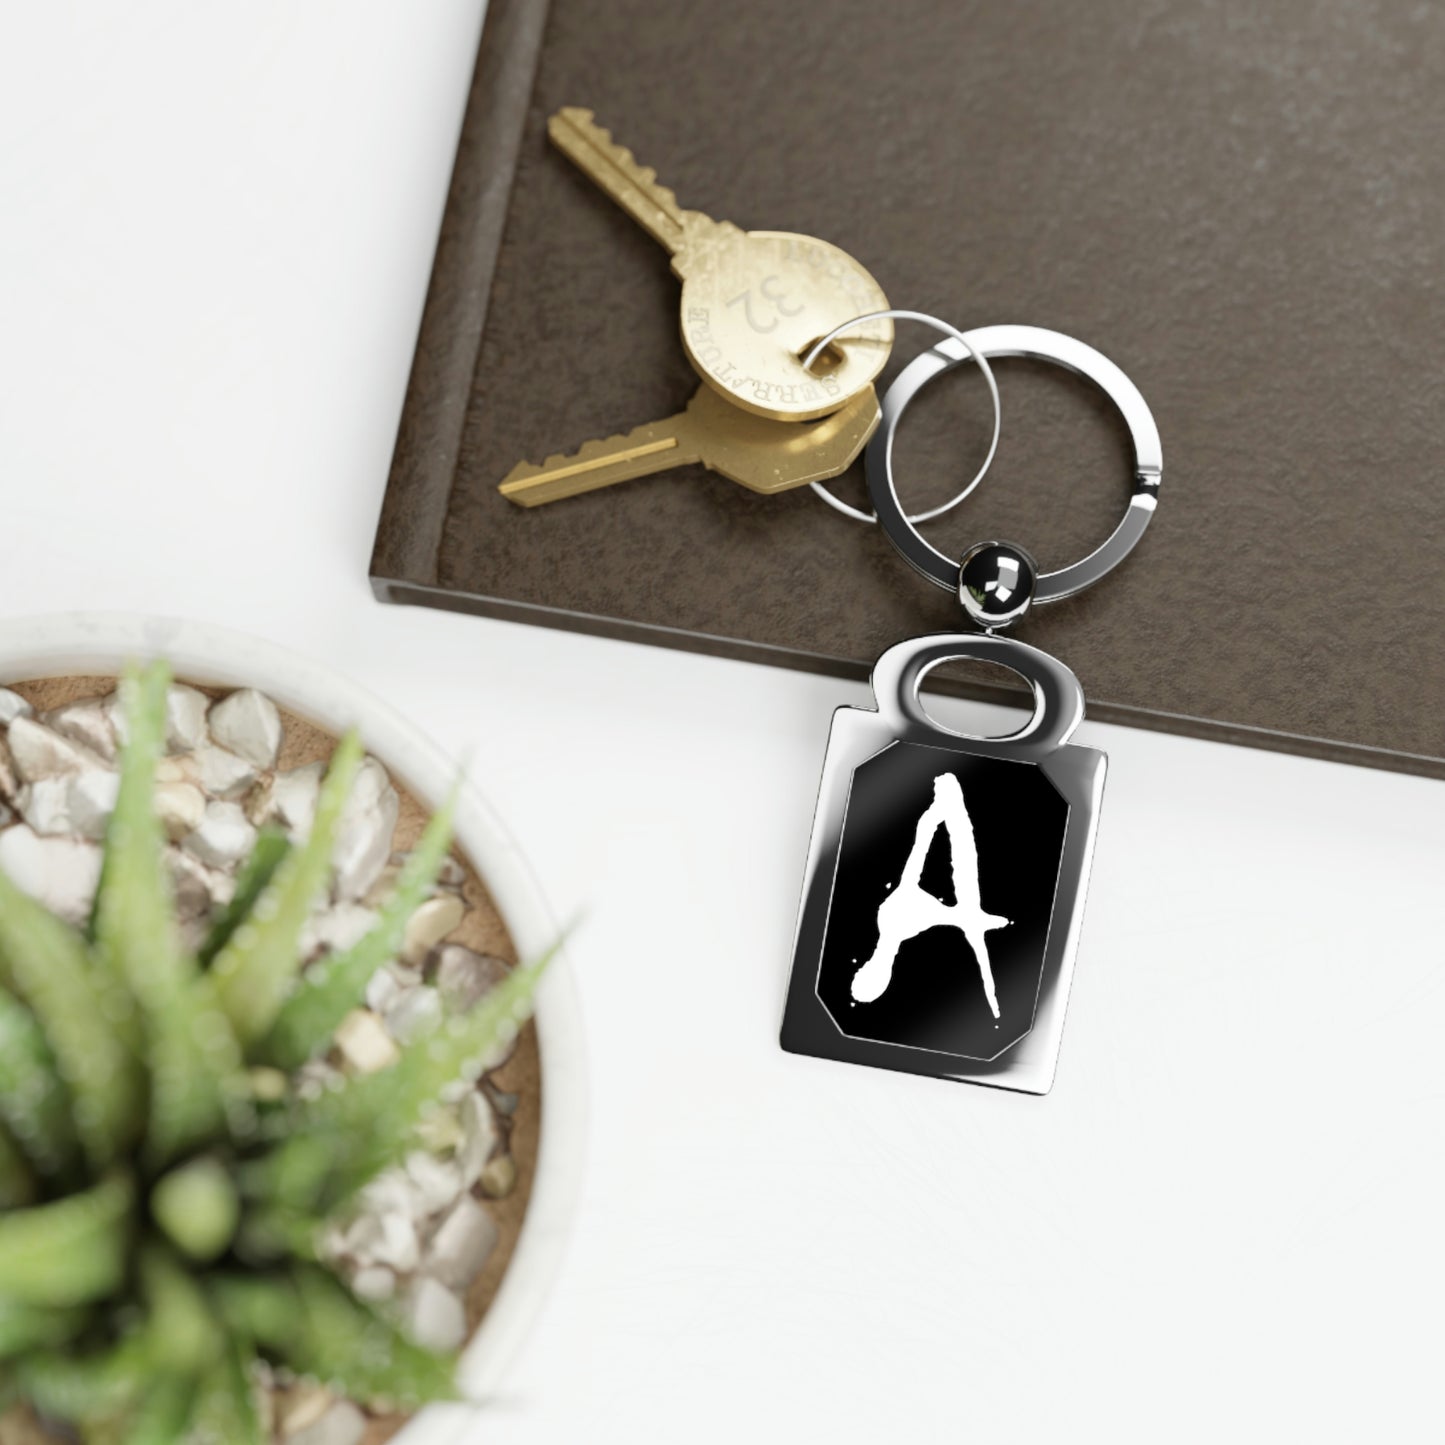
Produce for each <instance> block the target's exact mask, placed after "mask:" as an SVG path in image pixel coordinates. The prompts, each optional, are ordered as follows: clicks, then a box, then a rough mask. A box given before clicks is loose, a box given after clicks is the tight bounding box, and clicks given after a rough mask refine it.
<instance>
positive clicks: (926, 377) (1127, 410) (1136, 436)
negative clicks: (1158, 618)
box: [864, 326, 1164, 604]
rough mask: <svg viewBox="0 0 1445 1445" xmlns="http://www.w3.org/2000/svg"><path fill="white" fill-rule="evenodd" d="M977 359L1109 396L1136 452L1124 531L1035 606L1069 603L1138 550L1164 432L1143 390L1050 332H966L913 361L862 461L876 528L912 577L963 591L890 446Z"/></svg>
mask: <svg viewBox="0 0 1445 1445" xmlns="http://www.w3.org/2000/svg"><path fill="white" fill-rule="evenodd" d="M979 356H986V357H989V358H990V359H994V358H998V357H1027V358H1028V359H1030V360H1033V361H1051V362H1053V363H1055V364H1056V365H1058V366H1062V367H1064V368H1065V369H1066V370H1068V371H1073V372H1077V373H1078V374H1079V375H1080V376H1083V377H1087V378H1088V380H1090V381H1092V382H1093V383H1094V384H1095V385H1096V386H1098V387H1099V388H1100V389H1101V390H1102V391H1103V392H1104V394H1105V395H1106V396H1107V397H1108V398H1109V399H1110V401H1112V402H1113V403H1114V405H1115V406H1116V407H1117V408H1118V409H1119V413H1120V415H1121V416H1122V417H1123V418H1124V424H1125V425H1126V426H1127V427H1128V429H1129V437H1130V440H1131V441H1132V443H1133V447H1134V471H1133V488H1132V491H1131V493H1130V497H1129V505H1128V508H1127V509H1126V511H1125V513H1124V516H1123V518H1122V519H1121V520H1120V522H1119V525H1118V526H1117V527H1115V528H1114V531H1113V533H1112V534H1111V535H1110V536H1109V537H1108V538H1107V540H1105V542H1104V543H1103V544H1102V545H1101V546H1100V547H1098V548H1097V549H1096V550H1095V551H1093V552H1091V553H1090V554H1089V555H1088V556H1087V557H1084V558H1082V559H1081V560H1080V561H1078V562H1075V563H1073V564H1071V565H1070V566H1068V567H1063V568H1060V569H1059V570H1058V571H1057V572H1045V573H1044V574H1043V575H1042V576H1041V577H1040V578H1039V579H1038V587H1037V588H1036V590H1035V592H1034V602H1035V604H1038V603H1044V602H1057V601H1059V600H1060V599H1061V598H1064V597H1072V596H1073V595H1074V594H1075V593H1076V592H1082V591H1083V590H1084V588H1085V587H1090V586H1092V585H1093V584H1094V583H1095V582H1097V581H1098V580H1099V579H1100V578H1101V577H1103V576H1105V575H1107V574H1108V573H1109V572H1112V571H1113V569H1114V568H1115V567H1117V566H1118V565H1119V563H1120V562H1122V561H1123V560H1124V558H1125V557H1127V556H1128V555H1129V553H1130V552H1132V551H1133V550H1134V547H1135V546H1136V545H1137V544H1138V542H1139V539H1140V538H1141V537H1142V536H1143V535H1144V530H1145V528H1146V527H1148V525H1149V523H1150V521H1151V520H1152V518H1153V516H1154V509H1155V507H1156V506H1157V505H1158V501H1159V486H1160V482H1161V480H1162V478H1163V474H1164V452H1163V447H1162V446H1161V444H1160V441H1159V428H1158V427H1157V426H1155V424H1154V417H1153V414H1152V413H1151V412H1150V410H1149V406H1148V403H1146V402H1145V400H1144V398H1143V396H1142V395H1141V394H1140V392H1139V388H1138V387H1136V386H1135V385H1134V383H1133V382H1132V381H1130V380H1129V378H1128V377H1127V376H1125V374H1124V373H1123V372H1122V371H1121V370H1120V369H1119V368H1118V367H1117V366H1115V365H1114V363H1113V362H1112V361H1110V360H1109V358H1108V357H1107V356H1105V355H1104V354H1103V353H1102V352H1098V351H1095V350H1094V348H1093V347H1092V346H1086V345H1085V344H1084V343H1083V342H1082V341H1076V340H1075V339H1074V338H1073V337H1072V336H1065V335H1063V334H1062V333H1061V332H1058V331H1045V330H1044V329H1043V328H1042V327H1039V326H983V327H979V328H977V329H976V330H973V331H966V332H964V333H963V334H962V335H961V336H960V337H953V336H950V337H949V338H948V339H947V340H946V341H941V342H939V343H938V345H937V346H934V347H933V348H932V349H930V350H928V351H925V352H924V353H923V354H922V355H921V356H917V357H915V358H914V359H913V360H912V361H910V362H909V363H908V365H907V366H905V367H904V368H903V370H902V371H901V372H900V373H899V374H898V377H897V379H896V380H895V381H894V383H893V384H892V386H890V387H889V388H888V391H887V393H886V394H885V395H884V397H883V402H882V407H883V420H882V421H881V422H880V423H879V426H878V430H877V431H876V432H874V433H873V440H872V441H871V442H869V443H868V450H867V451H866V452H865V453H864V466H865V467H866V469H867V474H868V496H869V498H870V500H871V501H872V503H873V507H874V510H875V511H876V512H877V514H878V522H879V525H880V526H881V527H882V528H883V530H884V531H885V532H886V533H887V534H888V538H889V540H890V541H891V542H892V543H893V545H894V546H895V547H896V548H897V549H898V550H899V552H900V553H901V554H902V555H903V559H904V560H905V561H906V562H907V563H908V564H909V566H910V567H912V568H913V569H914V571H916V572H918V573H919V574H920V575H921V576H923V577H926V578H928V580H929V581H930V582H932V583H934V584H935V585H936V586H939V587H942V588H943V589H944V590H945V591H947V592H956V591H957V590H958V586H959V564H958V563H957V562H956V561H955V560H954V559H952V558H951V557H948V556H946V555H945V554H944V553H942V552H940V551H939V550H938V548H937V547H935V546H934V545H933V544H932V543H931V542H928V541H926V540H925V539H924V538H923V537H922V536H920V535H919V533H918V531H917V529H916V528H915V527H914V526H913V525H912V523H911V522H910V520H909V518H908V517H907V516H906V514H905V513H904V511H903V507H902V504H901V503H900V502H899V500H898V489H897V486H896V484H895V482H894V478H893V440H894V437H895V436H896V435H897V432H898V424H899V423H900V422H901V421H902V420H903V414H904V412H906V411H907V410H908V407H909V406H910V404H911V403H912V402H913V400H914V398H915V397H917V395H918V393H919V392H920V391H922V390H923V388H924V387H925V386H926V385H927V384H928V383H929V382H930V381H932V380H933V379H934V378H935V377H937V376H942V375H943V373H944V372H945V371H949V370H951V369H952V368H953V367H955V366H957V365H959V363H960V362H963V361H967V360H970V359H976V358H977V357H979Z"/></svg>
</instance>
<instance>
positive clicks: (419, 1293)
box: [407, 1275, 467, 1354]
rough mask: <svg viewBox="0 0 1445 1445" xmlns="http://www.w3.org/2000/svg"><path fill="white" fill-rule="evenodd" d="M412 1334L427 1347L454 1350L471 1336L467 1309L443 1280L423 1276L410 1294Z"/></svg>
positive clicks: (418, 1342) (413, 1285)
mask: <svg viewBox="0 0 1445 1445" xmlns="http://www.w3.org/2000/svg"><path fill="white" fill-rule="evenodd" d="M407 1318H408V1322H409V1324H410V1326H411V1337H412V1339H414V1340H415V1341H416V1343H417V1344H419V1345H420V1346H421V1347H422V1348H423V1349H425V1350H435V1351H436V1352H437V1353H439V1354H440V1353H442V1352H444V1351H448V1350H454V1349H456V1348H457V1346H458V1345H460V1344H461V1342H462V1341H463V1340H464V1339H466V1337H467V1311H466V1308H465V1306H464V1305H463V1304H462V1302H461V1300H460V1299H459V1298H458V1297H457V1296H456V1295H454V1294H453V1293H452V1292H451V1290H449V1289H448V1288H447V1287H446V1286H445V1285H444V1284H442V1283H441V1281H440V1280H435V1279H432V1278H431V1277H430V1276H429V1275H419V1276H418V1277H417V1278H416V1279H414V1280H413V1281H412V1285H411V1290H410V1292H409V1294H408V1296H407Z"/></svg>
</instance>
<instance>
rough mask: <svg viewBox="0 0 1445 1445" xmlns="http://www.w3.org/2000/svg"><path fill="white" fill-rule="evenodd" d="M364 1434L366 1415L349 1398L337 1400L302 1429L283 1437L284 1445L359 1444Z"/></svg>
mask: <svg viewBox="0 0 1445 1445" xmlns="http://www.w3.org/2000/svg"><path fill="white" fill-rule="evenodd" d="M365 1434H366V1416H365V1415H363V1414H362V1413H361V1410H360V1408H359V1407H358V1406H356V1405H353V1404H352V1403H351V1401H350V1400H338V1401H337V1402H336V1403H335V1404H334V1405H332V1406H331V1408H330V1409H329V1410H327V1412H326V1413H325V1414H324V1415H323V1416H322V1417H321V1418H320V1419H319V1420H317V1421H316V1423H315V1424H314V1425H308V1426H307V1427H306V1428H305V1429H304V1430H298V1431H297V1432H296V1433H295V1434H294V1435H286V1436H284V1437H283V1438H284V1439H285V1441H286V1445H360V1442H361V1440H362V1438H363V1437H364V1436H365Z"/></svg>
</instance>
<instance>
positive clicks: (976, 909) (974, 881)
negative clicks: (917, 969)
mask: <svg viewBox="0 0 1445 1445" xmlns="http://www.w3.org/2000/svg"><path fill="white" fill-rule="evenodd" d="M939 828H942V829H943V830H944V831H945V832H946V833H947V834H948V850H949V856H950V860H951V862H952V864H953V898H954V901H953V902H952V903H944V902H943V901H942V900H941V899H938V898H935V897H934V896H933V894H931V893H929V892H927V891H926V890H925V889H923V888H922V887H921V886H920V885H919V879H920V878H922V876H923V864H924V861H925V860H926V859H927V857H928V849H929V846H930V845H931V844H932V842H933V835H934V834H935V833H936V832H937V831H938V829H939ZM1011 921H1012V920H1010V919H1007V918H1001V917H999V915H998V914H996V913H985V912H984V911H983V904H982V903H981V902H980V901H979V896H978V844H977V842H976V841H975V840H974V836H973V823H972V821H971V819H970V818H969V816H968V809H967V808H966V807H964V804H963V789H962V788H960V787H959V785H958V779H957V778H955V777H954V776H953V774H952V773H941V774H940V775H939V776H938V777H936V778H935V779H934V780H933V801H932V802H931V803H930V804H929V805H928V807H927V808H926V809H925V810H924V813H923V816H922V817H921V818H920V819H919V820H918V828H917V831H916V832H915V833H914V835H913V847H912V849H911V850H910V851H909V854H908V861H907V862H906V863H905V864H904V865H903V876H902V877H901V878H900V879H899V880H898V887H897V888H895V889H894V890H893V891H892V892H891V893H890V894H889V895H888V896H887V897H886V898H885V899H884V900H883V902H882V903H881V904H879V906H878V947H877V948H875V949H874V950H873V956H872V957H871V958H870V959H869V960H868V962H867V963H865V964H864V965H863V966H862V967H861V968H860V969H859V970H858V972H857V973H856V974H854V975H853V997H854V998H855V999H857V1000H858V1002H859V1003H872V1002H873V1000H874V999H876V998H879V997H881V996H882V994H883V992H884V990H885V989H887V987H888V985H889V983H890V981H891V980H892V978H893V965H894V963H895V962H896V961H897V958H898V950H899V949H900V948H901V947H902V946H903V945H904V943H906V942H907V941H908V940H909V939H910V938H914V937H916V936H917V935H918V934H920V933H926V932H927V931H928V930H929V929H930V928H938V927H939V926H941V925H943V926H949V927H953V928H957V929H959V930H961V931H962V933H963V936H964V937H965V938H966V939H967V940H968V944H969V947H970V948H972V949H973V956H974V958H975V959H977V960H978V971H979V974H980V975H981V976H982V978H983V991H984V993H985V994H986V995H987V997H988V1006H989V1008H990V1009H992V1010H993V1016H994V1018H997V1017H998V995H997V994H996V993H995V991H994V985H993V969H992V968H991V967H990V966H989V961H988V942H987V940H986V938H985V935H986V934H987V933H988V932H989V930H990V929H994V928H1004V927H1007V926H1008V924H1009V923H1010V922H1011Z"/></svg>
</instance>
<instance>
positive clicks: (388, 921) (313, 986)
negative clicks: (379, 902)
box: [258, 792, 456, 1069]
mask: <svg viewBox="0 0 1445 1445" xmlns="http://www.w3.org/2000/svg"><path fill="white" fill-rule="evenodd" d="M455 810H456V793H455V792H453V793H452V796H451V797H450V798H448V800H447V802H446V804H445V806H444V807H443V808H442V809H441V811H440V812H438V813H436V814H435V815H434V816H433V817H432V819H431V821H430V822H429V823H428V824H427V826H426V830H425V832H423V834H422V836H421V839H420V840H419V841H418V843H417V846H416V848H415V849H414V850H413V852H412V855H411V857H410V858H409V859H408V860H407V862H406V865H405V867H403V869H402V871H401V876H400V877H399V878H398V879H397V881H396V888H395V891H394V892H393V893H392V895H391V897H390V898H389V899H388V900H387V903H386V905H385V907H384V908H383V909H382V911H381V917H380V918H379V919H378V920H377V923H376V926H375V927H374V928H372V929H371V931H370V932H369V933H367V935H366V936H365V937H364V938H362V939H360V940H359V941H358V942H357V943H356V944H354V945H353V946H352V947H351V948H347V949H343V950H341V951H340V952H339V953H334V954H331V955H329V956H328V957H326V958H323V959H321V960H320V961H319V962H318V963H316V964H313V965H312V967H311V968H310V969H309V970H308V971H307V972H306V974H305V976H304V977H303V978H302V980H301V982H300V983H299V985H298V986H297V988H296V991H295V993H293V994H292V995H291V997H290V998H289V999H287V1000H286V1003H285V1005H284V1006H283V1008H282V1009H281V1012H280V1014H279V1015H278V1016H277V1019H276V1023H275V1026H274V1027H273V1028H272V1030H271V1033H270V1035H269V1036H268V1037H267V1039H266V1041H265V1043H264V1044H263V1045H262V1046H261V1048H260V1050H259V1052H258V1057H260V1058H264V1059H266V1060H267V1061H268V1062H270V1063H272V1064H275V1065H276V1066H277V1067H278V1068H283V1069H294V1068H298V1067H299V1066H300V1065H302V1064H304V1063H305V1062H306V1061H307V1059H310V1058H312V1057H314V1056H315V1055H316V1054H318V1053H320V1052H321V1051H322V1050H323V1049H325V1048H326V1047H327V1046H328V1045H329V1044H330V1042H331V1039H332V1036H333V1035H334V1034H335V1033H336V1030H337V1027H338V1026H339V1025H340V1023H341V1021H342V1019H344V1018H345V1017H346V1015H347V1014H348V1013H349V1012H350V1011H351V1009H353V1008H355V1007H356V1005H357V1003H358V1001H359V1000H360V999H361V997H362V995H363V993H364V992H365V990H366V985H367V983H368V982H369V981H370V979H371V977H372V975H373V974H374V973H375V972H376V971H377V969H379V968H380V967H381V966H382V965H383V964H385V963H387V962H388V961H389V960H391V959H393V958H395V957H396V955H397V953H398V951H399V950H400V948H401V941H402V936H403V935H404V934H405V932H406V925H407V923H408V922H409V921H410V919H411V916H412V914H413V913H415V912H416V910H417V909H418V908H419V907H420V906H421V904H422V903H423V902H424V901H425V900H426V898H427V896H428V895H429V894H430V892H431V889H432V885H433V884H434V883H435V882H436V877H437V872H438V870H439V869H440V868H441V865H442V860H443V859H444V858H445V857H446V855H447V849H448V848H449V847H450V846H451V836H452V814H453V813H454V812H455Z"/></svg>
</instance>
